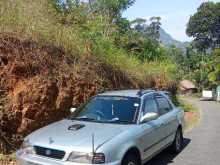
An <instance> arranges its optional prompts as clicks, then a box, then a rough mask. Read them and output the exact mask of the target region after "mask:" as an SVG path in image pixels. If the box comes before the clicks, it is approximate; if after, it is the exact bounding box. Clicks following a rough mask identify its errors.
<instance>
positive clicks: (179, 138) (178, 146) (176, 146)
mask: <svg viewBox="0 0 220 165" xmlns="http://www.w3.org/2000/svg"><path fill="white" fill-rule="evenodd" d="M182 148H183V134H182V130H181V129H180V128H179V129H178V130H177V131H176V136H175V139H174V141H173V144H172V145H171V149H172V151H173V152H175V153H179V152H180V151H181V150H182Z"/></svg>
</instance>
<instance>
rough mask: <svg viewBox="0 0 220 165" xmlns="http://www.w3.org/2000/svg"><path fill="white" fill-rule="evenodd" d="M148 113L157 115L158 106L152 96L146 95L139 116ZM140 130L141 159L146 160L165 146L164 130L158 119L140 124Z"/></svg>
mask: <svg viewBox="0 0 220 165" xmlns="http://www.w3.org/2000/svg"><path fill="white" fill-rule="evenodd" d="M149 112H155V113H158V114H159V112H158V105H157V102H156V100H155V98H154V95H148V96H146V97H145V98H144V101H143V106H142V111H141V116H143V115H144V114H146V113H149ZM141 128H142V133H141V141H142V149H143V157H144V159H145V160H146V159H147V158H149V157H150V156H152V155H153V154H154V153H156V152H157V151H158V150H160V149H161V148H162V147H163V146H164V145H165V144H164V142H163V141H162V139H163V136H164V129H163V127H162V122H161V120H160V119H159V118H158V119H156V120H152V121H149V122H146V123H141Z"/></svg>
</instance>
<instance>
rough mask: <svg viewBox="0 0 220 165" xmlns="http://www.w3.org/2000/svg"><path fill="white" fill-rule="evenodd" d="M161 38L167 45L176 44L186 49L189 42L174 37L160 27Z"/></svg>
mask: <svg viewBox="0 0 220 165" xmlns="http://www.w3.org/2000/svg"><path fill="white" fill-rule="evenodd" d="M160 40H161V42H162V44H163V45H165V46H166V47H168V48H169V47H171V46H176V47H177V48H180V49H182V50H185V49H186V46H187V45H188V44H189V43H188V42H181V41H178V40H176V39H174V38H173V37H172V36H171V35H170V34H168V33H167V32H166V31H165V30H164V29H163V28H160Z"/></svg>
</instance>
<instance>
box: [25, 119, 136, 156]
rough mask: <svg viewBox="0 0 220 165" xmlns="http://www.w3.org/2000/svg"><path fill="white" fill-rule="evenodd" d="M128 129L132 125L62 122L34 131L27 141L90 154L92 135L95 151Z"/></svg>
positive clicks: (37, 144)
mask: <svg viewBox="0 0 220 165" xmlns="http://www.w3.org/2000/svg"><path fill="white" fill-rule="evenodd" d="M129 127H132V125H120V124H109V123H107V124H106V123H95V122H84V121H71V120H62V121H59V122H56V123H53V124H50V125H48V126H46V127H44V128H41V129H39V130H37V131H35V132H34V133H32V134H30V135H29V136H28V137H27V139H28V140H29V141H30V143H31V144H33V145H36V146H43V147H50V148H57V149H64V150H66V151H67V150H69V149H71V150H73V149H74V151H77V150H79V151H85V152H91V151H92V146H93V144H92V135H93V134H94V149H97V148H99V147H101V146H102V145H103V144H104V143H106V142H108V141H110V140H111V139H113V138H114V137H116V136H118V135H119V134H121V133H123V132H125V131H127V130H128V128H129Z"/></svg>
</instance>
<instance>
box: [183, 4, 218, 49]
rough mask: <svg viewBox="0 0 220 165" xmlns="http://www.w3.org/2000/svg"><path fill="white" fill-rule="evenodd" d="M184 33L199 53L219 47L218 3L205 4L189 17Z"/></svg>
mask: <svg viewBox="0 0 220 165" xmlns="http://www.w3.org/2000/svg"><path fill="white" fill-rule="evenodd" d="M186 33H187V35H188V36H190V37H193V38H194V42H195V44H194V45H195V47H196V48H197V49H198V50H200V51H205V50H206V49H208V48H211V49H214V48H216V47H219V45H220V3H213V2H205V3H203V4H202V5H201V6H200V7H199V8H198V9H197V12H196V13H195V14H194V15H193V16H191V17H190V20H189V22H188V24H187V30H186Z"/></svg>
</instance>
